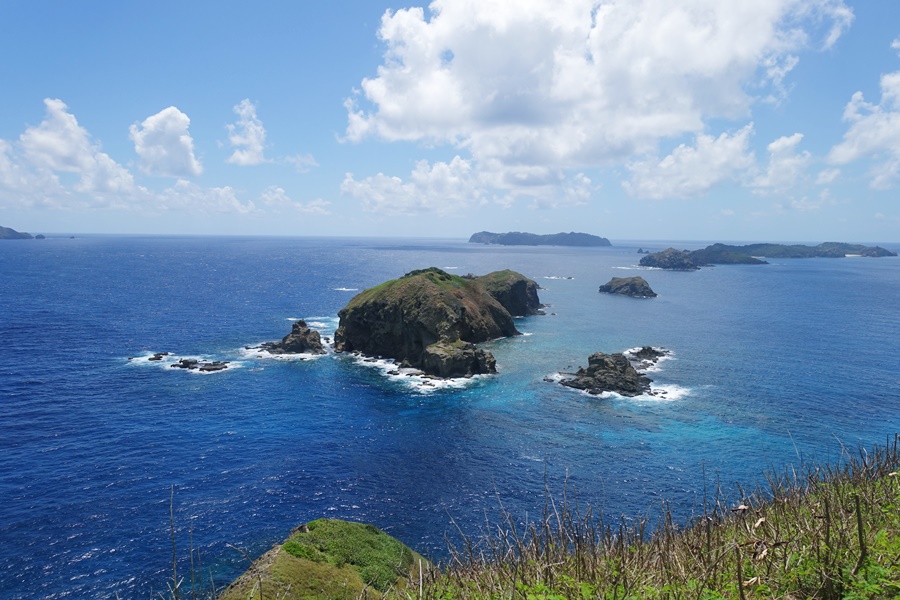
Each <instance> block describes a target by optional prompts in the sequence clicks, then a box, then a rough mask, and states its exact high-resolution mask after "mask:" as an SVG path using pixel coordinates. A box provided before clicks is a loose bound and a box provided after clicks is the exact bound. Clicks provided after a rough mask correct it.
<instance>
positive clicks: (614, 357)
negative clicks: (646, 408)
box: [559, 346, 669, 397]
mask: <svg viewBox="0 0 900 600" xmlns="http://www.w3.org/2000/svg"><path fill="white" fill-rule="evenodd" d="M668 354H669V351H668V350H665V349H657V348H653V347H651V346H643V347H641V348H639V349H637V350H630V351H628V352H625V353H622V352H618V353H615V354H605V353H603V352H595V353H594V354H591V355H590V356H589V357H588V366H587V368H585V367H580V368H579V369H578V371H577V372H575V373H560V377H561V378H560V379H559V383H561V384H562V385H564V386H566V387H570V388H575V389H578V390H582V391H585V392H587V393H588V394H591V395H599V394H603V393H606V392H612V393H615V394H619V395H621V396H629V397H630V396H640V395H642V394H652V392H651V390H650V383H651V381H653V380H652V379H650V378H649V377H647V376H646V375H644V374H642V373H641V372H640V371H639V370H638V369H637V368H635V364H633V362H632V361H635V362H636V363H637V365H638V367H640V368H641V369H646V368H648V367H649V366H651V365H653V364H655V363H656V362H657V361H658V360H659V359H660V358H662V357H664V356H666V355H668Z"/></svg>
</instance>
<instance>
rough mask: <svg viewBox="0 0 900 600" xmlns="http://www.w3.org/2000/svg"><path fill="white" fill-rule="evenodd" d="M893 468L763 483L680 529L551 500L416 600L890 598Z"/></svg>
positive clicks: (892, 449) (885, 464)
mask: <svg viewBox="0 0 900 600" xmlns="http://www.w3.org/2000/svg"><path fill="white" fill-rule="evenodd" d="M898 462H900V452H898V443H897V440H895V441H894V443H893V444H892V445H890V446H888V447H886V448H883V449H880V450H877V451H876V452H874V453H873V454H868V453H866V452H861V453H860V454H859V456H858V457H857V458H856V459H855V460H848V461H847V462H846V464H844V465H843V466H841V467H839V468H826V469H821V468H819V469H813V470H810V471H809V472H807V473H805V474H804V475H802V476H799V475H797V474H795V473H792V474H791V475H790V476H780V477H775V476H770V477H768V478H767V484H766V487H765V488H764V489H763V488H760V489H757V491H756V492H755V493H753V494H749V495H747V496H745V497H743V498H740V499H739V500H738V501H737V502H735V503H726V502H725V501H724V500H721V499H718V500H716V501H715V502H714V504H713V508H712V509H711V510H710V511H709V512H708V513H707V514H706V515H705V516H704V517H701V518H700V519H697V520H696V521H695V522H693V523H692V524H691V525H690V526H688V527H686V528H680V527H679V526H677V525H676V524H675V523H674V522H673V520H672V518H671V515H670V514H669V513H668V511H663V516H662V517H661V518H660V521H659V523H658V524H657V526H656V527H655V528H654V529H653V530H652V532H651V528H650V527H649V523H648V521H647V520H641V521H638V522H637V523H634V524H630V523H628V522H626V521H625V520H624V519H623V521H622V522H621V523H616V524H605V523H603V522H602V520H600V521H598V520H596V519H594V518H593V517H592V515H591V513H590V510H588V511H587V512H586V513H584V514H580V513H579V512H578V510H577V507H573V506H571V505H569V504H568V503H567V502H566V501H565V500H564V501H563V503H562V506H559V507H557V506H555V505H554V504H553V503H552V502H551V503H549V504H548V507H547V510H546V511H545V514H544V518H543V519H542V520H541V521H540V522H537V523H532V524H529V525H528V526H527V527H525V528H524V529H522V528H520V527H517V525H516V521H515V520H514V519H513V518H511V517H510V518H508V519H507V522H505V523H503V524H500V525H499V526H498V527H497V529H496V533H492V534H488V535H486V536H484V537H483V539H481V540H477V541H469V540H467V541H465V542H464V544H463V545H462V546H461V547H460V548H458V549H456V550H455V551H454V553H453V561H452V564H451V565H450V566H449V567H448V568H447V569H446V570H445V571H444V572H442V573H435V574H434V576H433V578H432V579H430V580H429V582H428V584H427V585H426V586H425V588H424V597H427V598H441V599H450V598H454V599H456V598H458V599H467V598H479V599H481V598H492V599H499V598H511V599H512V598H521V599H522V600H533V599H546V600H550V599H554V600H555V599H562V598H584V599H587V598H603V599H611V600H612V599H616V600H618V599H638V598H697V599H701V600H712V599H717V598H738V599H740V600H748V599H750V598H789V599H801V598H821V599H832V598H835V599H836V598H853V599H857V598H858V599H862V598H870V599H872V598H897V597H900V535H898V534H900V482H898V481H897V472H896V469H897V466H898ZM742 495H743V494H742Z"/></svg>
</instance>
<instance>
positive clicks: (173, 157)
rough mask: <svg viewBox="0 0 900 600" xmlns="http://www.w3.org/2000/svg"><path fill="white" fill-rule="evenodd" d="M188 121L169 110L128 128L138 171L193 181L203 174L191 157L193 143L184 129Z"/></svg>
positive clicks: (177, 112) (177, 111)
mask: <svg viewBox="0 0 900 600" xmlns="http://www.w3.org/2000/svg"><path fill="white" fill-rule="evenodd" d="M190 124H191V120H190V119H189V118H188V116H187V115H186V114H184V113H183V112H181V111H180V110H178V109H177V108H175V107H174V106H170V107H168V108H166V109H163V110H161V111H160V112H158V113H156V114H155V115H151V116H149V117H147V118H146V119H144V121H143V123H141V124H140V125H137V124H134V125H132V126H131V127H130V128H129V131H130V134H131V135H130V137H131V139H132V141H133V142H134V150H135V152H137V154H138V156H139V157H140V159H141V170H142V171H144V172H145V173H147V174H148V175H161V176H163V177H195V176H197V175H200V174H201V173H202V172H203V167H202V166H201V165H200V161H198V160H197V158H196V157H195V156H194V139H193V138H192V137H191V134H190V132H189V131H188V128H189V127H190Z"/></svg>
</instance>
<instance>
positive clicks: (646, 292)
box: [600, 276, 657, 298]
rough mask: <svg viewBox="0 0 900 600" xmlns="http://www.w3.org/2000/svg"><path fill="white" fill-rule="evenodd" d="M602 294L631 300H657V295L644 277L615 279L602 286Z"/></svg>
mask: <svg viewBox="0 0 900 600" xmlns="http://www.w3.org/2000/svg"><path fill="white" fill-rule="evenodd" d="M600 293H601V294H617V295H620V296H629V297H631V298H656V296H657V294H656V292H654V291H653V290H652V289H651V288H650V284H649V283H647V280H646V279H644V278H643V277H640V276H636V277H613V278H612V279H610V280H609V281H608V282H607V283H605V284H604V285H601V286H600Z"/></svg>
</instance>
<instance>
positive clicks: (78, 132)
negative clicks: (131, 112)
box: [0, 99, 256, 214]
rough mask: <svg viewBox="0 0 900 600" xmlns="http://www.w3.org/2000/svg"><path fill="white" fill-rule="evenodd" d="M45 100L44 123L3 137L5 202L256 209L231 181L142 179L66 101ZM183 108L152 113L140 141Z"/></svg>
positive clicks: (0, 174) (0, 161)
mask: <svg viewBox="0 0 900 600" xmlns="http://www.w3.org/2000/svg"><path fill="white" fill-rule="evenodd" d="M44 105H45V108H46V114H45V117H44V119H43V121H41V123H40V124H39V125H37V126H33V127H28V128H27V129H25V131H24V132H23V133H22V134H21V135H20V136H19V138H18V140H16V141H15V142H10V141H7V140H3V139H0V207H9V208H23V207H29V208H34V207H42V208H49V209H54V210H75V209H78V210H91V209H117V210H131V211H138V212H147V213H156V214H158V213H160V212H166V211H181V212H193V213H210V212H219V213H236V214H247V213H250V212H253V211H255V210H256V208H255V205H254V204H253V203H252V202H247V203H244V202H241V201H240V200H239V199H238V197H237V194H236V192H235V190H234V189H233V188H231V187H228V186H224V187H213V188H209V187H202V186H199V185H196V184H193V183H190V182H188V181H186V180H184V179H179V180H178V181H176V183H175V184H174V185H172V186H170V187H168V188H166V189H163V190H162V191H151V190H148V189H147V188H145V187H143V186H140V185H137V184H136V183H135V180H134V177H133V175H132V174H131V173H130V172H129V171H128V170H127V169H126V168H124V167H122V166H121V165H120V164H118V163H117V162H116V161H115V160H113V159H112V158H111V157H110V156H109V155H107V154H106V153H104V152H102V151H100V145H99V143H97V142H95V141H94V140H93V138H92V137H91V135H90V134H89V133H88V131H87V130H86V129H85V128H84V127H82V126H81V125H79V123H78V120H77V119H76V118H75V116H74V115H73V114H71V112H69V110H68V107H67V106H66V105H65V103H64V102H62V101H61V100H55V99H47V100H45V101H44ZM163 112H164V113H165V112H166V111H163ZM176 113H177V114H176ZM161 114H162V113H161ZM180 114H181V113H179V112H178V111H177V110H175V112H174V113H172V112H170V113H167V115H163V117H161V118H160V119H157V120H156V121H154V120H153V118H152V117H151V119H148V120H147V121H145V122H144V125H143V129H141V130H139V131H138V132H137V138H138V139H139V140H140V143H142V144H144V143H151V144H152V142H153V139H152V136H150V137H149V138H147V137H144V136H146V135H149V134H150V133H151V132H154V131H158V129H159V127H158V126H159V124H160V121H163V122H165V121H166V119H170V118H173V117H174V118H175V119H178V118H179V117H178V115H180ZM156 116H157V117H158V116H159V115H156ZM182 116H183V115H182ZM184 118H185V119H187V117H184ZM148 121H149V123H148ZM132 129H133V130H134V129H135V128H132ZM183 130H184V131H186V126H185V127H184V129H183ZM133 133H134V132H133ZM144 147H147V146H146V144H145V146H144Z"/></svg>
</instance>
